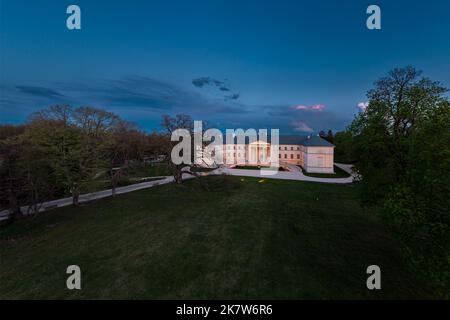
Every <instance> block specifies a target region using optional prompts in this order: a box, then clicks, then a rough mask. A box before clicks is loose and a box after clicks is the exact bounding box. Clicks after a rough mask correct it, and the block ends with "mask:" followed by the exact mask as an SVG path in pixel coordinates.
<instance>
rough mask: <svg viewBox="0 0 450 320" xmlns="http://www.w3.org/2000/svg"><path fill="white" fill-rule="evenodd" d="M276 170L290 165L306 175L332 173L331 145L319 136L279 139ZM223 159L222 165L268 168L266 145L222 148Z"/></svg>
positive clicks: (281, 137)
mask: <svg viewBox="0 0 450 320" xmlns="http://www.w3.org/2000/svg"><path fill="white" fill-rule="evenodd" d="M278 147H279V155H278V156H279V163H280V166H283V165H286V164H294V165H299V166H301V167H302V168H303V169H304V170H305V171H306V172H317V173H334V169H333V164H334V159H333V157H334V145H333V144H331V143H329V142H328V141H326V140H325V139H323V138H321V137H320V136H312V135H310V136H292V135H289V136H288V135H280V137H279V146H278ZM223 148H224V149H223V159H224V163H226V164H237V165H249V164H250V165H261V166H264V165H269V164H270V161H269V159H270V154H271V144H270V142H269V143H268V142H264V141H259V140H257V141H255V142H251V143H249V142H248V140H246V143H245V144H237V143H236V141H235V143H234V144H224V145H223Z"/></svg>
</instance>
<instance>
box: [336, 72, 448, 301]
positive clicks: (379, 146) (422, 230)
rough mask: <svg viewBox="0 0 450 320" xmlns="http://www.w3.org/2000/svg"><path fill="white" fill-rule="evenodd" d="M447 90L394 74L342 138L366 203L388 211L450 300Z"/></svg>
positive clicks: (339, 143)
mask: <svg viewBox="0 0 450 320" xmlns="http://www.w3.org/2000/svg"><path fill="white" fill-rule="evenodd" d="M446 91H447V89H445V88H443V87H442V86H441V85H440V84H439V83H438V82H435V81H431V80H430V79H427V78H424V77H422V76H421V72H419V71H417V70H416V69H414V68H413V67H406V68H401V69H394V70H392V71H391V72H390V73H389V74H388V75H387V76H386V77H383V78H381V79H379V80H378V81H377V82H375V86H374V88H373V89H372V90H370V91H369V92H368V98H369V106H368V107H367V109H366V110H365V111H364V112H361V113H360V114H359V115H357V116H356V117H355V119H354V121H353V122H352V124H351V125H350V126H349V127H348V128H347V130H346V131H344V132H338V133H336V135H335V136H334V143H335V145H336V151H335V156H336V159H337V160H338V161H342V162H350V163H354V164H355V168H356V171H357V172H358V173H359V174H360V175H361V177H362V180H361V181H360V182H359V183H358V184H359V188H358V189H359V190H360V199H361V203H362V205H364V206H374V207H378V208H380V210H379V211H381V213H382V216H383V218H384V220H385V221H386V222H387V223H388V225H389V226H390V227H391V229H392V230H393V232H394V233H395V234H396V235H397V236H398V238H399V239H401V240H402V242H403V244H404V246H405V247H404V253H405V256H406V258H407V260H408V262H409V265H410V266H411V267H412V268H413V270H414V271H415V272H416V273H418V274H420V275H422V276H423V278H424V279H425V280H426V281H427V282H428V283H433V284H435V285H436V286H437V287H438V288H439V290H440V291H441V293H442V294H443V295H444V296H446V297H448V296H450V107H449V105H450V104H449V101H448V98H447V97H446V96H445V95H444V93H445V92H446Z"/></svg>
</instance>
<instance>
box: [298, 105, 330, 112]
mask: <svg viewBox="0 0 450 320" xmlns="http://www.w3.org/2000/svg"><path fill="white" fill-rule="evenodd" d="M292 109H295V110H316V111H323V110H324V109H325V105H324V104H313V105H312V106H306V105H303V104H300V105H297V106H293V107H292Z"/></svg>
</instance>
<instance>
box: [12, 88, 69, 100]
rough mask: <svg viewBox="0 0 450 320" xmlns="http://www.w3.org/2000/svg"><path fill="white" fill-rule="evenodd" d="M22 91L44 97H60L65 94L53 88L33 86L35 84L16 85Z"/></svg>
mask: <svg viewBox="0 0 450 320" xmlns="http://www.w3.org/2000/svg"><path fill="white" fill-rule="evenodd" d="M16 89H18V90H19V91H20V92H22V93H25V94H29V95H34V96H38V97H43V98H60V97H63V95H62V94H61V93H59V92H57V91H55V90H53V89H50V88H45V87H33V86H16Z"/></svg>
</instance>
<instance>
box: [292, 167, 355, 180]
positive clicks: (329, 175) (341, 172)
mask: <svg viewBox="0 0 450 320" xmlns="http://www.w3.org/2000/svg"><path fill="white" fill-rule="evenodd" d="M300 169H301V170H302V172H303V174H304V175H305V176H308V177H316V178H347V177H350V175H349V174H348V173H347V172H345V171H344V170H342V169H341V168H339V167H337V166H334V173H310V172H306V171H305V170H303V169H302V168H301V167H300Z"/></svg>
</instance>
